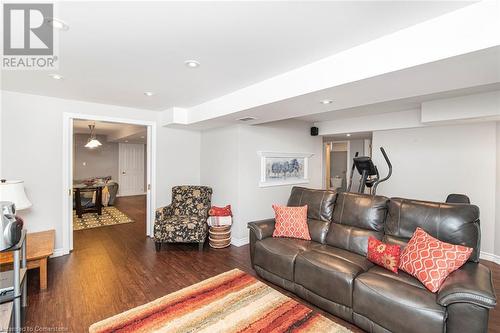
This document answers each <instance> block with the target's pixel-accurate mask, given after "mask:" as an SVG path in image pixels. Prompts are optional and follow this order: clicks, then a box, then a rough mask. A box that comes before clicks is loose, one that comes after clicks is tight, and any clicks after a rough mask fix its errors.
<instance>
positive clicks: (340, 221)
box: [326, 192, 389, 256]
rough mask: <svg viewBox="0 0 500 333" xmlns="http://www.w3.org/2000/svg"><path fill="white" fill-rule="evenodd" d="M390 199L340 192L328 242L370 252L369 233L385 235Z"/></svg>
mask: <svg viewBox="0 0 500 333" xmlns="http://www.w3.org/2000/svg"><path fill="white" fill-rule="evenodd" d="M388 201H389V199H388V198H386V197H383V196H378V195H375V196H373V195H367V194H360V193H349V192H343V193H339V194H338V198H337V202H336V204H335V209H334V210H333V219H332V224H331V225H330V230H329V231H328V235H327V236H326V243H327V244H329V245H331V246H335V247H339V248H341V249H345V250H348V251H351V252H355V253H357V254H360V255H363V256H366V251H367V248H368V237H370V236H372V237H375V238H377V239H382V237H383V231H384V221H385V217H386V213H387V203H388Z"/></svg>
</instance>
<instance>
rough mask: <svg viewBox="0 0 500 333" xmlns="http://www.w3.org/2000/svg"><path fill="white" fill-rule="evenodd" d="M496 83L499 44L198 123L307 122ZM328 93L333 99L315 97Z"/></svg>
mask: <svg viewBox="0 0 500 333" xmlns="http://www.w3.org/2000/svg"><path fill="white" fill-rule="evenodd" d="M499 89H500V46H497V47H492V48H488V49H484V50H480V51H476V52H471V53H468V54H464V55H460V56H456V57H451V58H447V59H444V60H440V61H435V62H431V63H426V64H423V65H419V66H415V67H411V68H406V69H403V70H399V71H395V72H391V73H388V74H384V75H379V76H375V77H371V78H368V79H364V80H360V81H355V82H351V83H348V84H343V85H340V86H335V87H332V88H329V89H325V90H319V91H315V92H312V93H309V94H304V95H300V96H296V97H293V98H289V99H284V100H280V101H278V102H274V103H269V104H263V105H260V106H258V107H255V108H252V109H247V110H243V111H239V112H236V113H232V114H229V115H224V116H221V117H218V118H214V119H209V120H207V121H203V122H199V123H197V124H194V125H189V126H190V127H194V128H195V127H199V128H201V129H204V128H210V126H212V127H215V126H225V125H231V124H235V123H239V121H238V118H241V117H254V118H256V120H252V121H249V122H246V124H250V125H255V124H260V123H266V122H270V121H277V120H281V119H287V118H297V119H300V120H304V121H307V122H321V121H327V120H336V119H345V118H353V117H360V116H365V115H369V114H380V113H387V112H394V111H402V110H408V109H413V108H419V107H420V104H421V103H422V102H424V101H429V100H435V99H441V98H450V97H455V96H460V95H467V94H475V93H481V92H488V91H493V90H499ZM323 99H331V100H332V101H333V102H332V103H331V104H327V105H323V104H321V103H320V102H319V101H321V100H323Z"/></svg>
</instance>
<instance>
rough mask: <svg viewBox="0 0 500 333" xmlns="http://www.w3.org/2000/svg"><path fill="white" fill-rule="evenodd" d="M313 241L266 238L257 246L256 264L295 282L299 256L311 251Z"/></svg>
mask: <svg viewBox="0 0 500 333" xmlns="http://www.w3.org/2000/svg"><path fill="white" fill-rule="evenodd" d="M311 245H312V242H311V241H307V240H303V239H294V238H274V237H271V238H265V239H263V240H261V241H258V242H257V243H256V244H255V254H254V264H255V265H257V266H260V267H261V268H263V269H265V270H267V271H269V272H271V273H273V274H275V275H278V276H279V277H281V278H283V279H287V280H289V281H293V269H294V264H295V258H296V257H297V255H298V254H299V253H300V252H302V251H305V250H307V249H309V248H310V247H311Z"/></svg>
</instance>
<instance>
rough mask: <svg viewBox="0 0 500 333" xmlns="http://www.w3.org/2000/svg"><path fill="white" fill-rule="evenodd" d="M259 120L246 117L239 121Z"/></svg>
mask: <svg viewBox="0 0 500 333" xmlns="http://www.w3.org/2000/svg"><path fill="white" fill-rule="evenodd" d="M255 119H257V118H254V117H244V118H240V119H238V120H239V121H250V120H255Z"/></svg>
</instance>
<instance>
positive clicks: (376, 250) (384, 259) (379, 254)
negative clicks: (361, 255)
mask: <svg viewBox="0 0 500 333" xmlns="http://www.w3.org/2000/svg"><path fill="white" fill-rule="evenodd" d="M400 252H401V248H400V247H399V245H391V244H386V243H383V242H381V241H379V240H378V239H376V238H375V237H371V236H370V237H369V238H368V253H367V254H366V257H367V258H368V260H370V261H371V262H373V263H375V264H377V265H379V266H382V267H384V268H386V269H388V270H390V271H392V272H394V273H396V274H398V266H399V255H400Z"/></svg>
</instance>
